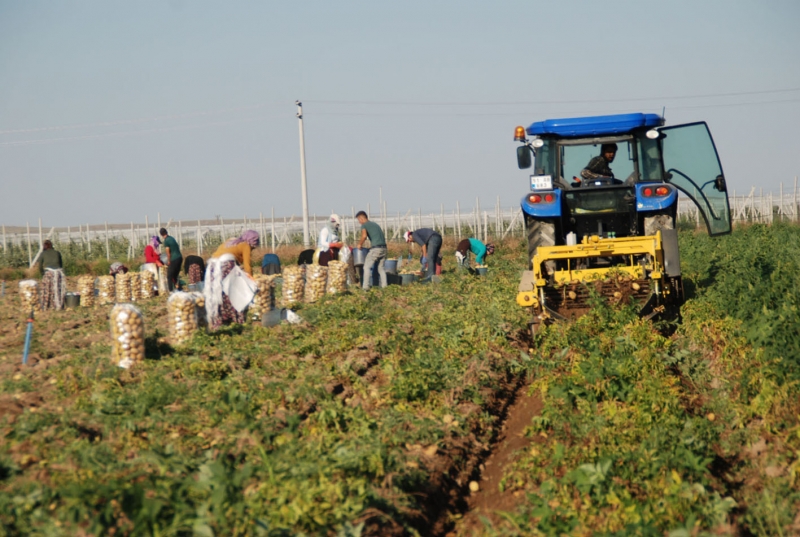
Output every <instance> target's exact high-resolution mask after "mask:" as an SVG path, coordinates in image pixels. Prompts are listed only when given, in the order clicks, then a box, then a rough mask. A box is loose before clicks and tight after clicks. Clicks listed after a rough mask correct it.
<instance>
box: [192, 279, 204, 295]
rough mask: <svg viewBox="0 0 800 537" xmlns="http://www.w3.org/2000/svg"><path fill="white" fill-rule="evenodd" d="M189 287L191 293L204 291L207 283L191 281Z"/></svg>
mask: <svg viewBox="0 0 800 537" xmlns="http://www.w3.org/2000/svg"><path fill="white" fill-rule="evenodd" d="M188 288H189V292H190V293H191V292H196V293H202V292H203V288H205V283H204V282H197V283H190V284H189V285H188Z"/></svg>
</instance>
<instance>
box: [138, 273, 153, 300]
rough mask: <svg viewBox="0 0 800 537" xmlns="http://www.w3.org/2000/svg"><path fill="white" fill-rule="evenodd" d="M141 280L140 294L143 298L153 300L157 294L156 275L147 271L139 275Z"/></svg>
mask: <svg viewBox="0 0 800 537" xmlns="http://www.w3.org/2000/svg"><path fill="white" fill-rule="evenodd" d="M139 279H140V280H141V288H140V294H141V296H142V298H143V299H144V298H153V297H154V296H155V294H156V290H155V287H156V275H155V274H153V273H152V272H150V271H149V270H145V271H142V272H141V273H140V274H139Z"/></svg>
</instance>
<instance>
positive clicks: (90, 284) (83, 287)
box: [78, 276, 94, 308]
mask: <svg viewBox="0 0 800 537" xmlns="http://www.w3.org/2000/svg"><path fill="white" fill-rule="evenodd" d="M78 293H80V295H81V307H82V308H91V307H92V306H94V276H81V277H80V278H78Z"/></svg>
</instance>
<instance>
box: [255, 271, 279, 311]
mask: <svg viewBox="0 0 800 537" xmlns="http://www.w3.org/2000/svg"><path fill="white" fill-rule="evenodd" d="M277 277H278V275H277V274H257V275H256V276H255V278H254V279H255V281H256V285H258V290H257V291H256V296H255V297H253V304H252V305H251V306H250V308H249V309H248V311H249V312H250V315H252V317H253V319H261V316H262V315H263V314H264V313H266V312H268V311H270V310H272V309H273V308H274V307H275V278H277Z"/></svg>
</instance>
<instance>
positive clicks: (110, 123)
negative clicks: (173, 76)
mask: <svg viewBox="0 0 800 537" xmlns="http://www.w3.org/2000/svg"><path fill="white" fill-rule="evenodd" d="M268 104H274V103H262V104H256V105H251V106H240V107H236V108H222V109H219V110H204V111H200V112H187V113H185V114H173V115H168V116H155V117H148V118H138V119H120V120H115V121H104V122H99V123H80V124H76V125H56V126H51V127H34V128H29V129H9V130H4V131H0V134H20V133H28V132H45V131H60V130H69V129H88V128H97V127H115V126H117V125H135V124H138V123H148V122H153V121H165V120H175V119H189V118H195V117H202V116H212V115H218V114H225V113H229V112H242V111H247V110H258V109H260V108H264V107H265V106H268ZM280 104H283V103H280Z"/></svg>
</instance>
